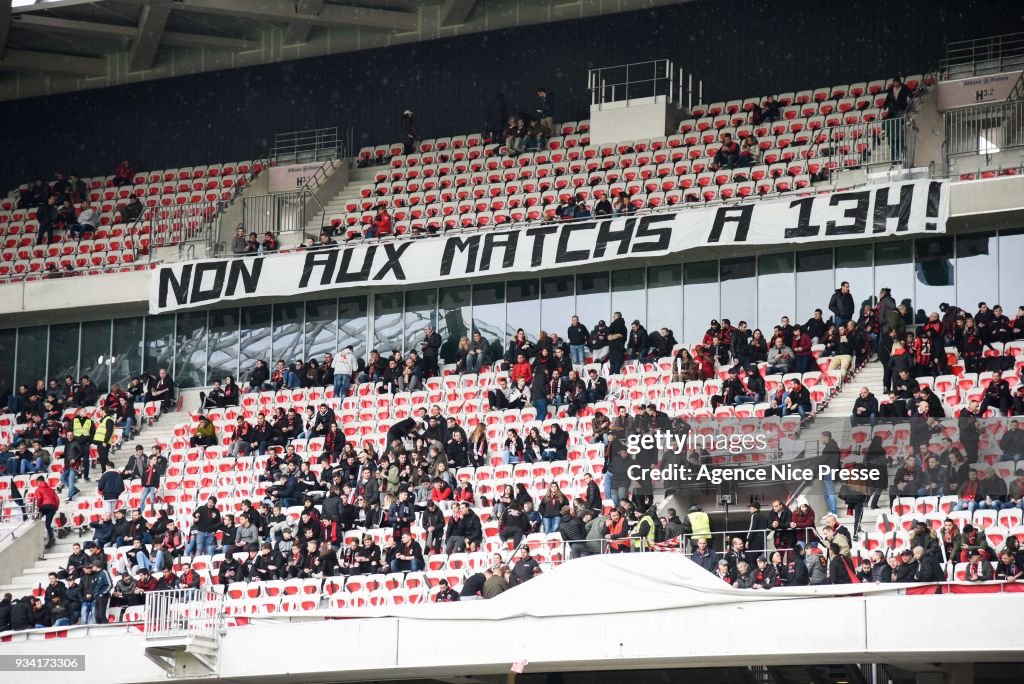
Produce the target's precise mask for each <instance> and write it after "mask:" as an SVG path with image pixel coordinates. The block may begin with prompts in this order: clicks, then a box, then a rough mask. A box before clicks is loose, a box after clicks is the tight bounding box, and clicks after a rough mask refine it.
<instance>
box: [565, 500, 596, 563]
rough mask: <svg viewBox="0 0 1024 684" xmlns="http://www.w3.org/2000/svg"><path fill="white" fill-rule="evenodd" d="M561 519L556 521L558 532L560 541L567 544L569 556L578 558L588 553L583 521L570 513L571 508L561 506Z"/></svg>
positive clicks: (585, 529)
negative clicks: (560, 536)
mask: <svg viewBox="0 0 1024 684" xmlns="http://www.w3.org/2000/svg"><path fill="white" fill-rule="evenodd" d="M561 512H562V520H561V521H560V522H559V523H558V532H559V534H561V535H562V541H564V542H566V544H567V546H568V552H569V558H580V557H582V556H588V555H590V551H589V550H588V549H587V545H586V543H584V541H585V540H586V538H587V528H586V527H584V525H583V521H582V520H580V519H579V518H577V517H576V516H575V515H573V514H572V509H570V508H569V507H568V506H562V511H561Z"/></svg>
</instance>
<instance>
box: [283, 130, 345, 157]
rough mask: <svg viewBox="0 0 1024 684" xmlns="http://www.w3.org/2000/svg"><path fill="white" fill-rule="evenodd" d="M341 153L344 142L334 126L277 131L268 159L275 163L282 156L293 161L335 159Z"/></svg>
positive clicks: (342, 152) (341, 154)
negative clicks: (284, 131)
mask: <svg viewBox="0 0 1024 684" xmlns="http://www.w3.org/2000/svg"><path fill="white" fill-rule="evenodd" d="M343 154H344V142H343V141H342V140H341V139H340V138H339V137H338V128H337V127H336V126H334V127H331V128H314V129H309V130H305V131H288V132H286V133H278V134H276V135H275V136H274V145H273V146H272V147H271V148H270V159H271V161H272V162H273V163H275V164H276V163H278V162H279V161H280V160H281V159H282V158H285V159H289V160H291V161H294V162H299V161H302V160H303V159H307V160H311V161H320V160H322V159H335V158H337V157H339V156H343ZM325 155H326V156H325Z"/></svg>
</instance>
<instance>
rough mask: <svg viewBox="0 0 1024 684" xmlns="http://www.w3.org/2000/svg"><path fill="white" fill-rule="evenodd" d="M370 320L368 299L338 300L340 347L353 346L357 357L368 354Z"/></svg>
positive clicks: (350, 298)
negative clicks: (367, 337)
mask: <svg viewBox="0 0 1024 684" xmlns="http://www.w3.org/2000/svg"><path fill="white" fill-rule="evenodd" d="M368 322H369V319H368V318H367V314H366V297H365V296H363V297H342V298H341V299H339V300H338V347H340V348H342V349H344V348H345V347H347V346H349V345H352V350H353V351H354V352H355V354H356V356H357V357H359V358H362V357H363V356H364V355H365V354H366V334H367V324H368Z"/></svg>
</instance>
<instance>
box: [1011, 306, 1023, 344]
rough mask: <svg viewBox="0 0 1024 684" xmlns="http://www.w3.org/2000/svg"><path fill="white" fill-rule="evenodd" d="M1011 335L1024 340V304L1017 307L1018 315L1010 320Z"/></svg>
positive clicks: (1015, 338)
mask: <svg viewBox="0 0 1024 684" xmlns="http://www.w3.org/2000/svg"><path fill="white" fill-rule="evenodd" d="M1010 337H1011V339H1014V340H1024V306H1018V307H1017V315H1016V316H1015V317H1014V318H1013V320H1012V321H1010Z"/></svg>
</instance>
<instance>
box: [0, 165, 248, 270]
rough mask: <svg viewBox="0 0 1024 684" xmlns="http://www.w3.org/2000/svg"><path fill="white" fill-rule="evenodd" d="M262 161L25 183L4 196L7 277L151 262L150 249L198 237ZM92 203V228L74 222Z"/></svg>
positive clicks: (0, 213) (1, 234) (0, 225)
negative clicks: (42, 217) (48, 228)
mask: <svg viewBox="0 0 1024 684" xmlns="http://www.w3.org/2000/svg"><path fill="white" fill-rule="evenodd" d="M262 168H263V162H260V161H255V162H251V161H245V162H232V163H224V164H209V165H201V166H188V167H182V168H174V169H161V170H153V171H142V172H138V173H136V172H134V171H132V172H131V173H130V175H131V178H130V179H125V180H126V181H127V182H125V183H123V184H115V176H114V175H111V176H104V177H96V178H78V177H77V176H74V175H71V176H69V177H68V178H67V179H65V178H64V177H63V174H60V175H59V177H58V178H55V179H54V180H51V181H46V182H44V181H42V180H34V181H31V182H29V183H25V184H23V185H21V186H20V187H18V188H17V189H16V190H13V191H12V192H11V193H10V194H9V195H8V196H7V197H5V198H4V199H3V200H0V239H2V243H0V282H2V281H5V280H20V279H27V280H36V279H40V278H43V277H55V276H60V277H64V276H68V275H79V274H83V273H84V274H89V273H96V272H99V271H101V270H105V271H110V270H115V271H116V270H135V269H148V268H150V267H151V263H149V261H150V260H148V259H143V258H142V257H145V256H148V255H149V253H150V249H151V248H155V247H162V246H168V245H174V244H178V243H179V242H182V241H184V240H187V239H190V238H195V237H196V236H198V235H199V234H200V233H201V229H202V227H203V225H205V224H206V223H207V222H208V221H210V219H212V218H213V217H214V216H215V215H216V214H217V213H218V212H219V211H221V210H222V208H223V207H224V206H226V205H227V204H229V203H230V202H231V201H232V200H234V198H235V197H236V195H237V194H238V193H239V192H240V191H241V190H242V189H243V188H244V187H245V186H246V185H248V183H249V182H250V181H251V180H252V178H253V177H254V176H255V175H256V174H258V173H259V172H260V171H261V170H262ZM50 197H53V198H54V204H53V206H52V208H51V209H50V211H52V212H53V213H54V216H53V218H52V223H53V231H52V232H51V235H50V236H48V237H46V238H45V239H44V235H43V234H42V233H41V232H40V222H39V216H38V214H39V212H40V211H43V209H44V207H47V206H49V205H48V204H47V202H48V200H49V198H50ZM135 200H137V203H136V202H135ZM65 202H67V204H65ZM85 209H91V211H93V212H95V216H91V217H90V218H89V220H90V221H92V223H89V224H87V225H89V226H91V227H92V230H84V229H82V230H79V229H78V228H76V227H75V226H82V225H83V224H82V223H79V221H80V219H82V220H84V218H83V217H82V212H83V210H85ZM143 261H145V262H146V263H142V262H143Z"/></svg>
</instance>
